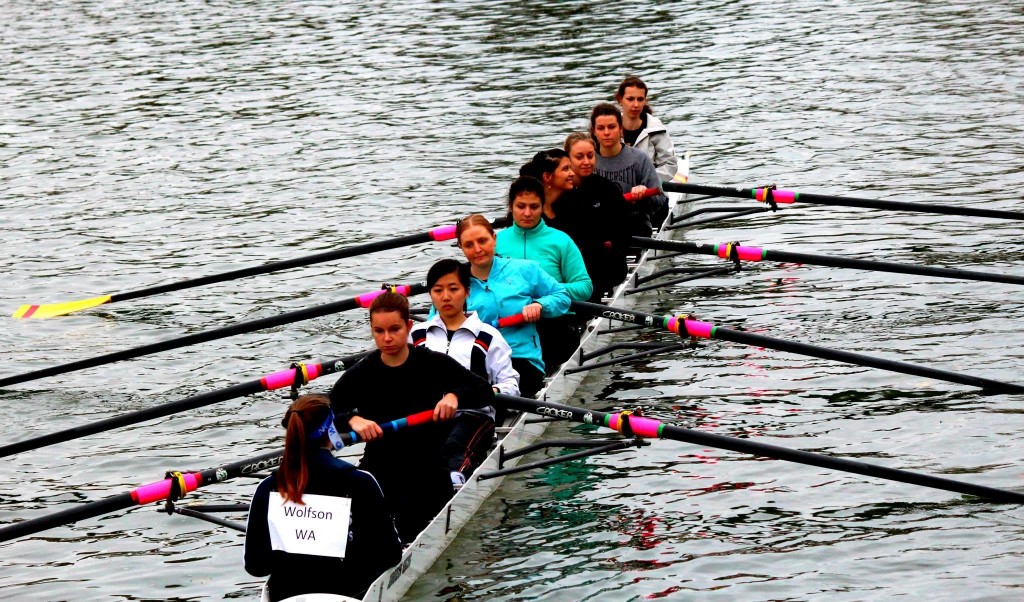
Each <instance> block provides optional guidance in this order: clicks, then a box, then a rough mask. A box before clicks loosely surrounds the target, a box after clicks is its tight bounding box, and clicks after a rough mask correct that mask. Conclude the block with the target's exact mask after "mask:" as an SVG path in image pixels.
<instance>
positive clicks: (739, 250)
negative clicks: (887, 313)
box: [632, 236, 1024, 284]
mask: <svg viewBox="0 0 1024 602" xmlns="http://www.w3.org/2000/svg"><path fill="white" fill-rule="evenodd" d="M632 241H633V244H634V245H637V246H640V247H643V248H647V249H661V250H663V251H678V252H680V253H689V254H694V255H714V256H716V257H721V258H723V259H732V260H739V261H777V262H788V263H805V264H808V265H823V266H828V267H833V268H850V269H855V270H868V271H872V272H892V273H895V274H913V275H915V276H934V277H936V278H956V279H959V280H978V281H981V282H1002V283H1004V284H1024V277H1021V276H1010V275H1007V274H992V273H989V272H976V271H974V270H957V269H953V268H933V267H928V266H923V265H913V264H907V263H894V262H889V261H868V260H865V259H850V258H846V257H830V256H828V255H817V254H814V255H812V254H810V253H790V252H788V251H769V250H768V249H762V248H761V247H746V246H741V245H737V244H733V243H723V244H700V243H692V242H683V241H675V240H658V239H654V238H642V237H639V236H634V237H633V239H632Z"/></svg>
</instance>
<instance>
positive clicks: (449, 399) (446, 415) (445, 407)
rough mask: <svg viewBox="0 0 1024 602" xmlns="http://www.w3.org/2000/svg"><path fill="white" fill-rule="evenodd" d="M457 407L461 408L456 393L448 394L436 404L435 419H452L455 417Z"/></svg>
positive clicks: (436, 420) (437, 420)
mask: <svg viewBox="0 0 1024 602" xmlns="http://www.w3.org/2000/svg"><path fill="white" fill-rule="evenodd" d="M457 409H459V398H458V397H457V396H456V395H455V393H448V394H446V395H445V396H444V397H442V398H441V401H439V402H437V405H436V406H434V421H435V422H440V421H442V420H451V419H452V418H454V417H455V410H457Z"/></svg>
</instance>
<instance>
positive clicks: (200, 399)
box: [0, 353, 366, 458]
mask: <svg viewBox="0 0 1024 602" xmlns="http://www.w3.org/2000/svg"><path fill="white" fill-rule="evenodd" d="M364 355H366V354H365V353H359V354H355V355H351V356H347V357H343V358H340V359H334V360H328V361H324V362H320V363H319V364H317V366H318V367H319V370H318V374H317V375H316V376H317V378H319V377H320V376H326V375H328V374H333V373H335V372H337V371H339V370H341V369H342V367H344V366H348V365H350V364H351V363H353V362H355V361H357V360H358V359H359V358H362V357H363V356H364ZM293 372H294V371H293ZM290 385H291V382H288V383H286V384H285V385H283V386H290ZM273 388H278V387H268V385H267V384H266V382H265V378H264V379H259V380H253V381H250V382H247V383H240V384H237V385H233V386H230V387H225V388H223V389H218V390H216V391H210V392H208V393H201V394H199V395H193V396H191V397H186V398H184V399H180V400H178V401H172V402H168V403H164V404H160V405H156V406H153V407H151V408H146V409H144V410H138V411H136V412H129V413H127V414H121V415H120V416H113V417H111V418H107V419H104V420H97V421H96V422H90V423H89V424H83V425H81V426H76V427H73V428H69V429H65V430H62V431H55V432H51V433H47V434H45V435H40V436H38V437H32V438H31V439H25V440H23V441H17V442H15V443H10V444H8V445H3V446H0V458H3V457H7V456H13V455H14V454H19V453H22V452H26V451H30V450H33V449H39V448H41V447H47V446H49V445H55V444H57V443H64V442H66V441H72V440H74V439H80V438H82V437H87V436H89V435H95V434H96V433H105V432H107V431H112V430H114V429H118V428H121V427H124V426H130V425H132V424H138V423H140V422H146V421H147V420H153V419H155V418H162V417H164V416H170V415H172V414H178V413H180V412H186V411H188V410H194V409H196V408H201V407H205V406H208V405H213V404H215V403H220V402H222V401H227V400H229V399H235V398H238V397H244V396H246V395H253V394H256V393H260V392H262V391H268V390H271V389H273Z"/></svg>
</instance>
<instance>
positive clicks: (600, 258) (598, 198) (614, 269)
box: [544, 174, 635, 301]
mask: <svg viewBox="0 0 1024 602" xmlns="http://www.w3.org/2000/svg"><path fill="white" fill-rule="evenodd" d="M552 209H553V210H554V212H555V217H554V219H550V218H547V217H545V218H544V221H545V222H546V223H547V225H549V226H551V227H553V228H557V229H559V230H561V231H562V232H565V233H566V234H568V235H569V238H571V239H572V240H573V242H575V243H576V246H577V247H579V248H580V253H581V254H582V255H583V263H584V264H586V266H587V273H588V274H589V275H590V279H591V280H593V282H594V294H593V295H591V300H595V299H596V300H598V301H600V298H601V294H602V293H604V292H607V291H608V290H610V289H611V288H612V287H615V286H617V285H618V284H619V283H620V282H622V280H623V278H625V277H626V251H627V250H628V248H629V238H630V236H633V235H634V234H635V232H633V231H632V230H631V226H630V223H631V219H632V218H631V216H630V215H631V213H632V211H633V207H632V206H631V205H630V204H629V203H628V202H627V201H626V200H625V199H624V198H623V197H622V191H621V190H619V186H618V185H617V184H615V183H614V182H612V181H611V180H608V179H607V178H604V177H601V176H599V175H597V174H594V175H591V176H588V177H587V178H584V180H583V182H582V183H581V184H580V185H579V186H577V187H576V188H574V189H573V190H569V191H566V192H563V193H562V195H561V196H559V198H558V200H556V201H555V202H554V203H553V204H552Z"/></svg>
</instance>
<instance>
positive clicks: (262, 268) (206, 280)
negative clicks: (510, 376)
mask: <svg viewBox="0 0 1024 602" xmlns="http://www.w3.org/2000/svg"><path fill="white" fill-rule="evenodd" d="M431 240H433V238H431V232H420V233H418V234H410V235H408V236H400V237H398V238H392V239H390V240H381V241H376V242H371V243H366V244H360V245H353V246H350V247H343V248H341V249H336V250H334V251H326V252H324V253H316V254H313V255H307V256H305V257H296V258H294V259H285V260H282V261H274V262H271V263H265V264H262V265H257V266H253V267H250V268H242V269H239V270H232V271H230V272H224V273H221V274H211V275H209V276H201V277H199V278H192V279H189V280H182V281H179V282H169V283H167V284H158V285H155V286H150V287H146V288H141V289H138V290H134V291H127V292H123V293H115V294H113V295H110V302H111V303H113V302H114V301H128V300H131V299H139V298H141V297H150V296H153V295H160V294H163V293H170V292H174V291H180V290H183V289H189V288H196V287H199V286H205V285H207V284H216V283H218V282H227V281H229V280H237V279H239V278H247V277H249V276H258V275H260V274H269V273H272V272H279V271H281V270H289V269H294V268H300V267H306V266H310V265H315V264H318V263H325V262H328V261H334V260H337V259H345V258H347V257H356V256H358V255H367V254H369V253H376V252H379V251H387V250H390V249H398V248H401V247H407V246H410V245H415V244H419V243H425V242H430V241H431Z"/></svg>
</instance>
